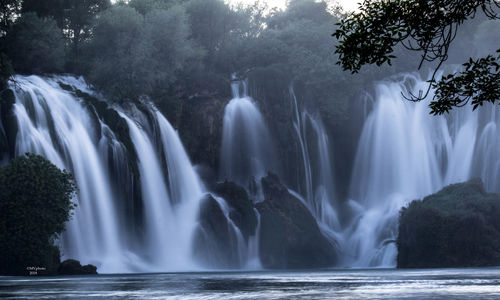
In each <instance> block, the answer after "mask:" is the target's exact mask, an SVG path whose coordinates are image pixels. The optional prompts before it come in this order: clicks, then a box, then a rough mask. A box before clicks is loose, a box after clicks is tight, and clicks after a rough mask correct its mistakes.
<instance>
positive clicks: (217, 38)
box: [0, 0, 341, 102]
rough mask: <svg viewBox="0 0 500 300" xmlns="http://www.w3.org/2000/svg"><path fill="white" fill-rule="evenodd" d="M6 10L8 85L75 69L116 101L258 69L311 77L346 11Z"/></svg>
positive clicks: (30, 6)
mask: <svg viewBox="0 0 500 300" xmlns="http://www.w3.org/2000/svg"><path fill="white" fill-rule="evenodd" d="M0 9H1V13H0V18H1V23H2V25H1V26H2V27H1V32H0V35H1V40H2V46H1V49H0V51H1V52H2V60H1V63H2V81H3V82H5V79H6V78H8V76H9V75H11V74H14V73H21V74H44V73H74V74H79V75H85V76H86V78H87V79H88V80H89V82H90V83H92V84H93V85H94V86H95V87H96V88H97V89H99V90H100V91H102V92H103V93H104V94H106V95H107V96H108V97H109V98H111V99H113V100H115V101H119V102H123V101H135V100H137V99H140V98H141V97H150V98H151V99H156V101H162V100H161V99H163V100H165V99H168V98H172V97H173V96H176V95H178V94H179V93H181V94H182V93H183V92H185V91H186V90H194V87H196V89H197V90H204V89H205V90H219V91H220V90H228V88H227V87H228V81H229V78H230V74H231V73H233V72H249V71H250V72H252V71H254V70H256V69H259V68H272V69H273V71H274V72H278V73H280V74H284V75H286V76H285V77H286V78H283V80H286V81H288V82H290V81H291V80H292V79H295V80H297V79H300V78H308V80H310V81H311V82H313V81H314V80H318V79H319V78H321V77H324V76H325V75H328V74H329V73H330V71H331V67H332V66H333V65H334V62H335V60H334V57H333V55H332V49H333V43H334V40H333V39H331V38H330V35H331V32H332V30H333V28H334V24H335V22H336V21H337V18H338V17H339V16H340V14H341V11H340V9H338V8H337V9H335V8H334V7H333V8H332V6H331V5H328V4H327V3H326V2H316V1H314V0H292V1H290V3H289V7H288V8H287V9H286V10H285V11H281V10H272V11H269V10H268V9H267V7H266V6H265V5H264V4H262V2H259V1H257V2H256V3H255V4H254V5H250V6H243V5H239V6H236V7H232V6H230V5H228V4H227V3H225V2H224V1H222V0H130V1H119V2H117V3H114V4H112V3H111V2H110V1H109V0H46V1H37V0H24V1H20V0H8V1H2V4H1V8H0ZM311 77H315V78H314V79H311ZM324 79H325V80H326V79H327V78H324Z"/></svg>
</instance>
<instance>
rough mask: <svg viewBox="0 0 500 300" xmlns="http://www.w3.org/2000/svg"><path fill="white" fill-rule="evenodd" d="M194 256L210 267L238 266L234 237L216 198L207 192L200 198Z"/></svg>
mask: <svg viewBox="0 0 500 300" xmlns="http://www.w3.org/2000/svg"><path fill="white" fill-rule="evenodd" d="M193 249H194V256H195V258H196V259H197V260H198V261H200V262H201V263H202V264H203V265H205V266H207V267H211V268H236V267H239V266H240V261H239V258H238V251H237V250H236V249H237V248H236V237H235V233H234V231H233V230H232V228H231V226H230V224H229V223H228V221H227V218H226V216H225V215H224V212H223V211H222V209H221V207H220V205H219V203H218V202H217V200H215V199H214V197H212V195H210V194H207V195H206V196H205V197H204V198H203V199H202V200H201V206H200V214H199V225H198V228H197V229H196V231H195V235H194V247H193Z"/></svg>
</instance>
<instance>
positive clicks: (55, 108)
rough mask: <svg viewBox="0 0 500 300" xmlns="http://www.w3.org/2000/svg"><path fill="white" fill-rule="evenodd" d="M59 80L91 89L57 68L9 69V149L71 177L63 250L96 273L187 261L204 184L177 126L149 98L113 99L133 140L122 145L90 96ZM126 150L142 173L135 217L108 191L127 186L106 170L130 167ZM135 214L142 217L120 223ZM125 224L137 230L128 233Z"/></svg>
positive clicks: (186, 265) (173, 266)
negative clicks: (12, 119)
mask: <svg viewBox="0 0 500 300" xmlns="http://www.w3.org/2000/svg"><path fill="white" fill-rule="evenodd" d="M60 83H63V84H65V85H67V86H72V87H73V88H76V89H79V90H81V91H84V92H87V93H90V94H91V93H92V92H91V91H90V90H88V89H87V85H86V84H85V82H84V81H83V80H82V79H76V78H73V77H63V76H60V77H52V78H41V77H37V76H29V77H22V76H16V78H15V81H14V83H12V88H13V89H14V91H15V95H16V103H15V105H14V113H15V115H16V117H17V123H18V126H19V133H18V135H17V142H16V154H17V155H21V154H23V153H25V152H33V153H38V154H41V155H43V156H45V157H47V158H48V159H49V160H51V161H52V162H53V163H54V164H56V165H57V166H58V167H60V168H64V169H68V170H70V171H71V172H72V173H73V174H74V175H75V178H76V181H77V184H78V188H79V192H78V195H77V197H76V198H75V199H74V201H75V202H76V203H77V204H78V206H77V209H76V211H75V216H74V217H73V219H72V220H71V221H70V222H69V223H68V224H67V231H66V232H65V233H63V235H62V236H61V239H60V243H61V248H62V254H63V258H74V259H78V260H80V261H81V262H82V263H83V264H88V263H92V264H94V265H96V266H97V267H98V268H99V270H100V271H101V272H104V273H116V272H138V271H145V270H147V271H167V270H185V269H194V268H195V266H194V265H193V264H192V260H191V255H190V253H191V242H192V234H193V232H194V229H195V225H196V219H197V215H198V207H199V203H198V202H199V199H200V198H201V196H202V195H203V190H204V187H203V185H202V183H201V181H200V180H199V178H198V175H197V174H196V173H195V171H194V169H193V167H192V165H191V163H190V161H189V158H188V157H187V154H186V153H185V151H184V148H183V146H182V144H181V141H180V139H179V137H178V135H177V132H176V131H175V130H174V129H173V128H172V126H171V125H170V123H169V122H168V121H167V120H166V119H165V118H164V117H163V116H162V115H161V114H160V113H159V112H157V111H156V109H155V108H154V107H153V106H152V105H147V106H145V108H143V109H142V110H139V109H138V108H137V107H135V106H132V107H129V108H127V109H122V108H119V107H115V108H114V110H116V111H117V112H118V114H119V115H120V116H121V118H123V119H124V120H125V122H126V124H127V125H128V130H127V131H128V132H127V134H129V138H130V140H131V141H132V144H133V147H134V148H135V149H127V148H126V147H125V145H124V143H123V141H120V140H118V139H117V137H116V135H115V133H113V132H112V130H111V129H110V128H109V126H108V125H107V124H105V122H104V121H103V120H102V119H100V118H99V117H96V115H95V114H93V107H92V105H91V104H89V103H86V102H84V101H83V100H82V99H80V98H78V97H75V96H74V95H73V94H72V93H70V92H69V91H67V90H65V89H63V88H61V86H60ZM110 153H112V155H111V157H110V155H109V154H110ZM131 153H136V155H137V161H136V163H137V167H138V173H139V174H137V175H138V176H139V177H140V178H141V179H142V180H140V190H141V195H142V203H140V205H139V207H141V209H142V210H143V211H144V215H143V216H139V217H137V216H136V215H137V212H136V211H132V212H128V213H127V210H126V209H122V208H123V205H124V203H125V202H126V200H127V199H125V198H126V197H123V198H122V197H120V195H122V194H123V193H122V194H120V193H119V192H116V193H114V192H113V191H119V190H123V189H126V188H128V186H130V182H120V181H117V179H119V177H120V176H111V174H121V173H127V172H130V170H129V169H130V168H128V167H127V166H126V165H125V167H124V165H123V162H126V161H127V157H126V155H129V156H130V155H132V154H131ZM111 160H112V161H113V163H111V162H110V161H111ZM120 162H121V163H120ZM163 162H165V163H163ZM115 168H120V169H115ZM137 175H136V176H137ZM135 219H138V220H144V222H140V221H135V223H136V224H132V225H131V224H127V223H130V220H135ZM124 220H125V221H124ZM127 221H128V222H127ZM127 225H128V226H127ZM130 227H137V228H140V229H139V232H141V234H138V235H133V233H131V230H130Z"/></svg>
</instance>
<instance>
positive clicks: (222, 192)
mask: <svg viewBox="0 0 500 300" xmlns="http://www.w3.org/2000/svg"><path fill="white" fill-rule="evenodd" d="M215 193H216V194H217V195H219V196H221V197H223V198H224V199H225V200H226V202H227V203H228V204H229V206H230V207H231V208H232V210H231V212H230V213H229V217H230V218H231V220H233V222H234V224H236V226H238V228H240V230H241V233H242V234H243V236H244V237H245V239H246V240H248V237H249V236H252V235H254V234H255V229H256V228H257V216H256V215H255V211H254V208H253V203H252V201H251V200H250V199H249V198H248V194H247V192H246V191H245V189H244V188H242V187H241V186H239V185H237V184H236V183H234V182H231V181H227V180H226V181H224V182H223V183H219V184H218V185H217V186H216V187H215Z"/></svg>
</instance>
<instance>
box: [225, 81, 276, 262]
mask: <svg viewBox="0 0 500 300" xmlns="http://www.w3.org/2000/svg"><path fill="white" fill-rule="evenodd" d="M231 90H232V94H233V99H231V100H230V101H229V103H228V104H227V105H226V108H225V110H224V122H223V136H222V150H221V167H220V171H221V175H220V178H221V179H223V180H225V179H229V180H232V181H234V182H236V183H238V184H240V185H241V186H243V187H244V188H246V190H247V191H248V192H249V194H250V195H252V196H253V200H254V201H255V202H259V201H263V200H264V199H263V195H262V187H261V183H260V180H261V178H262V177H264V176H265V175H266V174H267V172H268V171H272V172H277V169H278V168H277V166H276V155H275V153H274V149H273V146H272V145H273V143H272V139H271V134H270V133H269V130H268V128H267V126H266V123H265V121H264V117H263V116H262V114H261V113H260V111H259V108H258V107H257V105H256V103H255V101H254V100H253V99H252V98H251V97H250V96H248V85H247V82H246V81H244V80H242V81H238V80H236V78H235V77H234V76H233V82H232V83H231ZM254 211H255V213H256V215H257V220H258V222H257V224H258V225H257V229H256V232H255V235H254V236H251V237H249V240H248V242H247V246H246V248H245V251H246V254H245V257H246V264H244V265H245V267H246V268H250V269H260V268H261V265H260V260H259V251H258V248H259V233H260V214H259V212H258V211H257V210H256V209H254ZM228 221H230V220H229V219H228ZM230 223H232V222H231V221H230ZM238 248H241V246H238Z"/></svg>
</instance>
